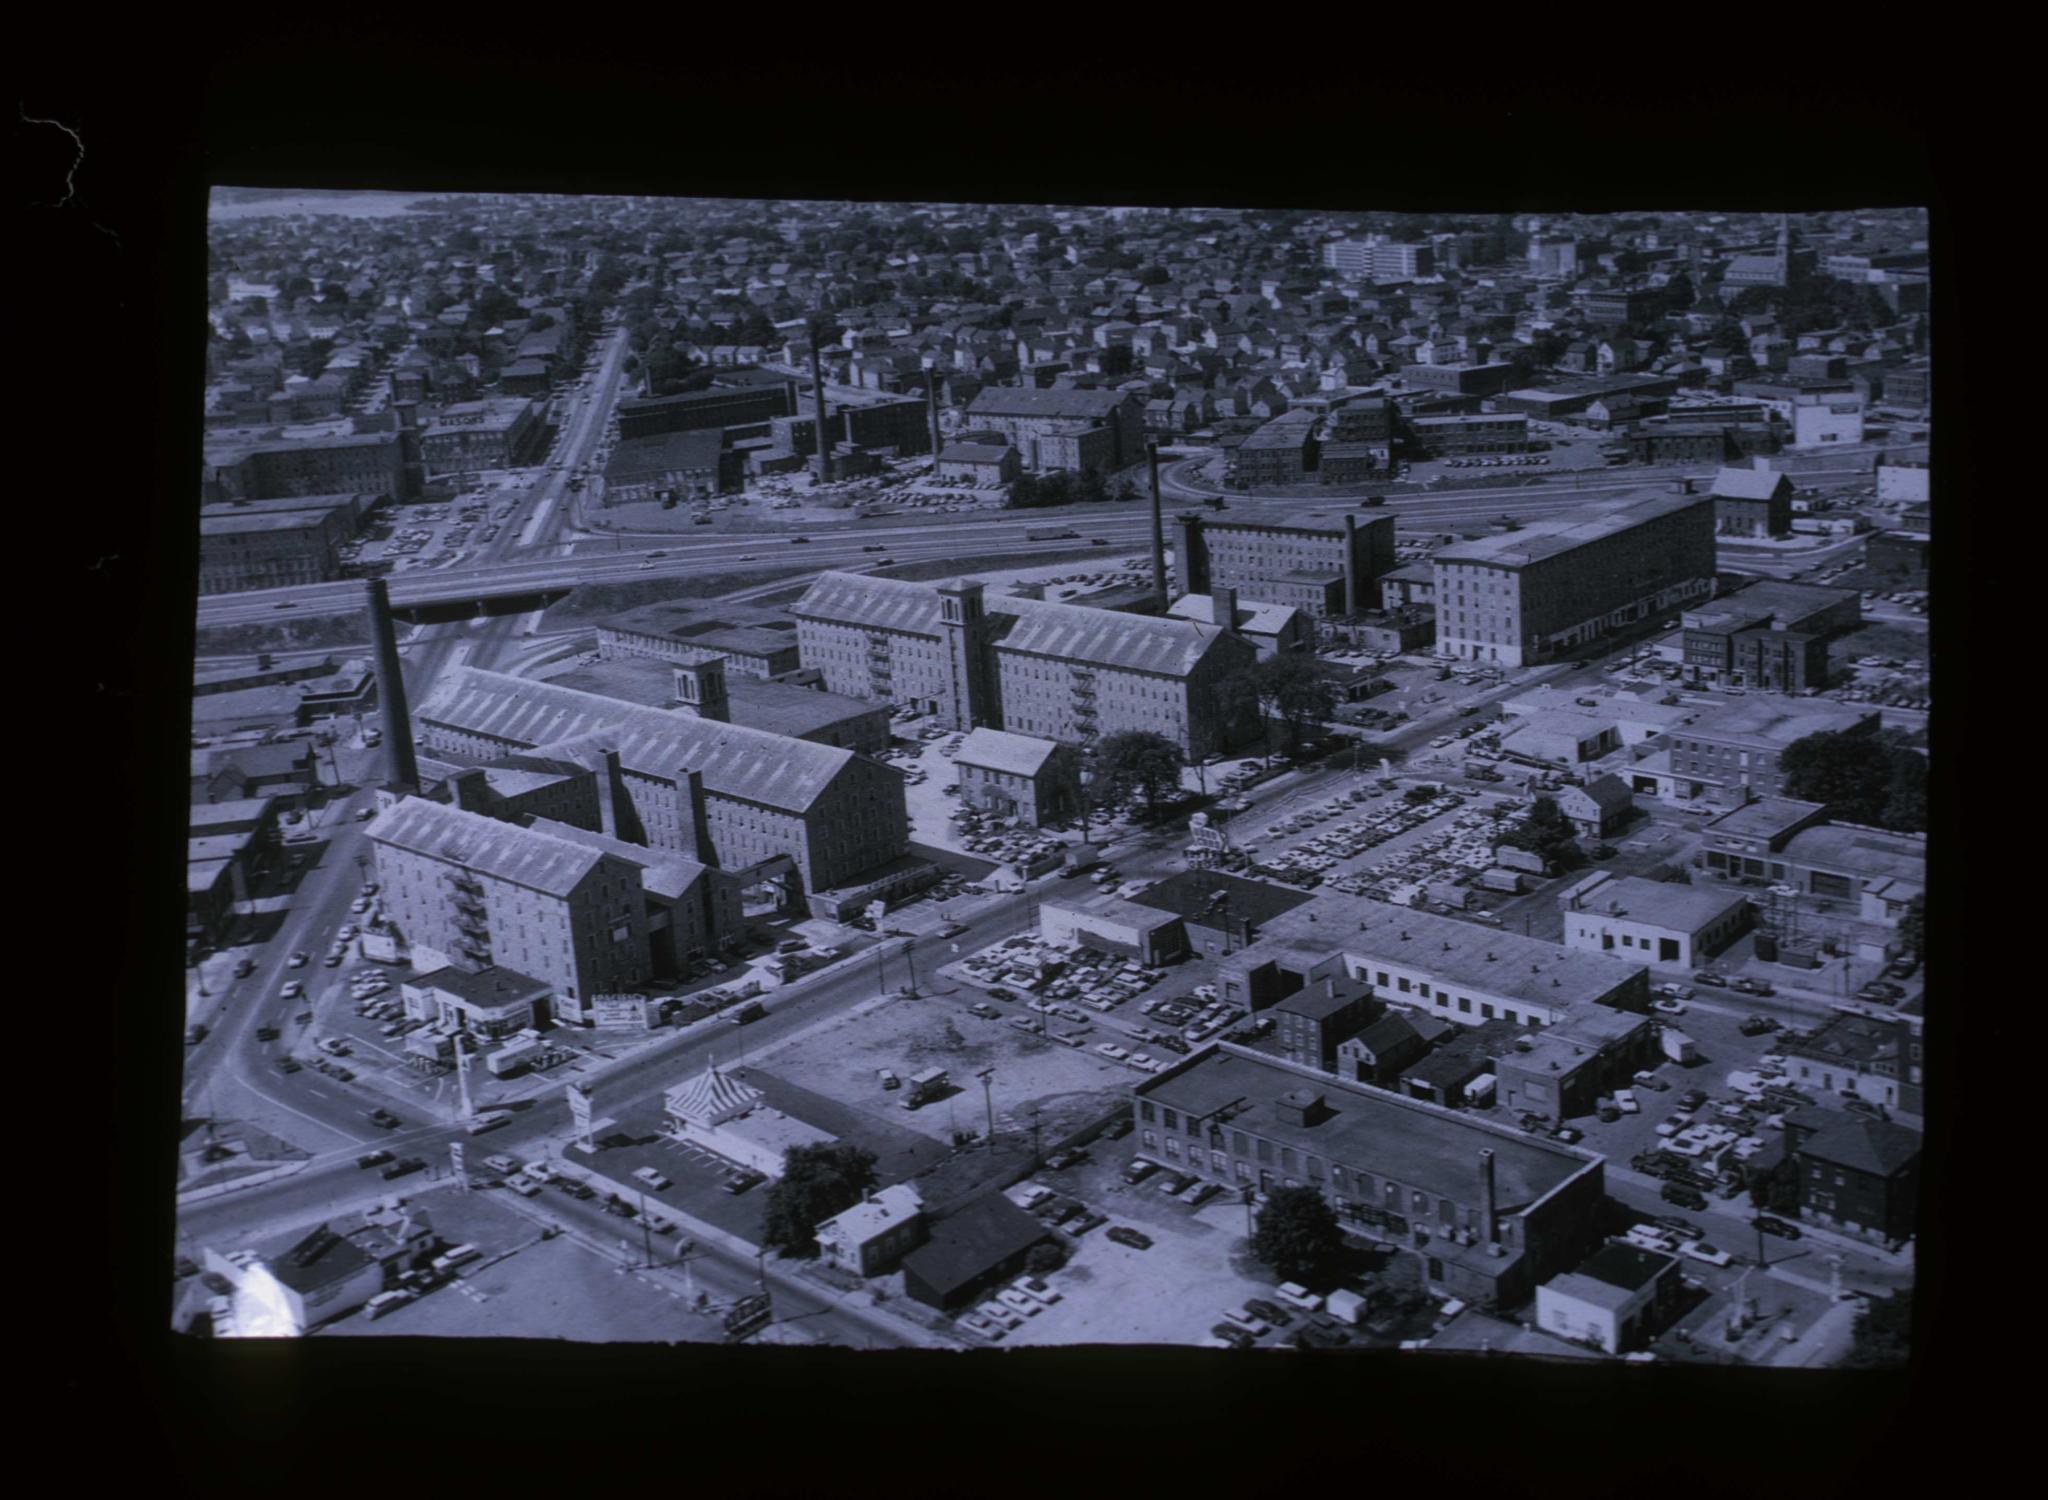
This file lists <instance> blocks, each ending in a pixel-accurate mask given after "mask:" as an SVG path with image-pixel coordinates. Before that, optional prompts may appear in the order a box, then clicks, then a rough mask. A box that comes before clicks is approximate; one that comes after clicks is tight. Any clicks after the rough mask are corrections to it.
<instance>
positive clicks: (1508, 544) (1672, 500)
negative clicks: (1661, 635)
mask: <svg viewBox="0 0 2048 1500" xmlns="http://www.w3.org/2000/svg"><path fill="white" fill-rule="evenodd" d="M1713 506H1714V497H1713V496H1711V495H1680V494H1676V493H1673V492H1671V491H1669V490H1666V491H1663V492H1649V493H1643V494H1638V495H1634V496H1622V497H1620V498H1617V499H1613V500H1602V501H1596V502H1594V503H1593V504H1591V505H1587V506H1583V507H1581V508H1579V509H1576V510H1571V511H1567V512H1565V513H1564V514H1563V515H1557V516H1551V517H1548V518H1547V519H1545V520H1541V521H1532V522H1531V523H1530V524H1528V525H1527V526H1524V527H1522V528H1521V529H1520V530H1519V531H1508V532H1503V533H1501V534H1500V535H1498V536H1485V537H1479V538H1476V539H1475V540H1472V541H1469V542H1457V543H1454V544H1453V545H1451V546H1449V547H1445V548H1443V549H1442V550H1441V551H1439V552H1438V553H1437V554H1436V556H1435V557H1434V558H1433V559H1432V561H1434V562H1435V563H1437V564H1438V565H1442V564H1445V563H1459V562H1472V563H1490V564H1493V565H1495V566H1499V567H1510V568H1512V567H1521V566H1525V565H1527V564H1529V563H1535V562H1542V561H1544V560H1546V559H1548V558H1552V557H1556V556H1559V555H1560V554H1562V553H1566V552H1570V551H1573V550H1574V549H1576V548H1579V547H1584V546H1589V545H1591V544H1592V543H1594V542H1600V541H1605V540H1606V539H1607V538H1609V537H1612V536H1619V535H1620V534H1621V533H1623V532H1625V531H1628V530H1630V529H1631V528H1633V527H1636V526H1641V525H1644V524H1646V523H1648V522H1651V521H1656V520H1661V519H1662V518H1663V517H1665V516H1671V515H1677V514H1679V513H1680V512H1683V511H1687V510H1692V509H1702V510H1704V511H1705V512H1706V514H1707V515H1708V516H1709V517H1711V516H1712V514H1713Z"/></svg>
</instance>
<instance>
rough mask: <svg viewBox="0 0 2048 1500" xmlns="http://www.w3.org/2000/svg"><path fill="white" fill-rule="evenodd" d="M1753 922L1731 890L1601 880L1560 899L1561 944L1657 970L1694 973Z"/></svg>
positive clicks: (1630, 879)
mask: <svg viewBox="0 0 2048 1500" xmlns="http://www.w3.org/2000/svg"><path fill="white" fill-rule="evenodd" d="M1754 918H1755V909H1754V908H1753V907H1751V906H1750V904H1749V901H1748V899H1747V898H1746V897H1744V896H1743V895H1742V894H1741V893H1740V892H1738V891H1729V890H1723V889H1719V888H1717V887H1714V886H1707V885H1676V884H1672V883H1671V882H1668V881H1662V880H1641V879H1637V878H1636V877H1634V876H1630V877H1627V878H1623V879H1616V878H1613V877H1610V876H1607V875H1604V874H1602V875H1596V876H1593V877H1592V878H1590V879H1588V880H1586V881H1583V882H1581V883H1580V884H1579V885H1576V886H1574V887H1573V888H1572V889H1571V891H1570V892H1568V893H1567V895H1566V897H1565V912H1564V945H1565V946H1566V947H1567V948H1577V949H1581V950H1583V951H1585V952H1588V953H1612V954H1614V955H1615V956H1616V957H1617V958H1624V959H1632V960H1634V961H1635V962H1637V963H1643V964H1651V965H1654V966H1656V967H1658V968H1664V969H1692V968H1701V967H1704V966H1705V964H1706V962H1707V960H1708V959H1710V958H1712V957H1713V956H1714V955H1715V954H1717V953H1719V952H1721V950H1722V949H1724V948H1726V947H1727V946H1728V945H1729V944H1730V943H1732V942H1734V941H1735V940H1736V939H1737V938H1739V937H1741V936H1742V935H1743V934H1744V933H1745V932H1747V931H1748V930H1749V928H1750V926H1751V923H1752V922H1753V920H1754Z"/></svg>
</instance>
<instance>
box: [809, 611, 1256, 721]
mask: <svg viewBox="0 0 2048 1500" xmlns="http://www.w3.org/2000/svg"><path fill="white" fill-rule="evenodd" d="M791 612H792V613H793V614H795V615H796V617H797V639H798V644H799V646H800V648H801V650H802V653H803V661H804V665H805V666H806V667H812V668H816V669H817V670H819V671H820V672H822V673H823V674H824V677H825V686H826V687H827V688H828V689H829V690H830V691H832V692H834V693H843V694H846V695H847V696H849V697H854V698H865V699H868V700H869V701H871V702H887V703H898V704H911V705H915V706H917V707H918V708H920V709H923V710H926V711H930V712H936V713H937V714H938V715H939V716H940V717H941V719H942V720H943V721H944V722H945V723H947V724H949V725H951V726H952V727H954V728H957V729H972V728H976V727H986V728H990V729H1004V730H1008V731H1010V732H1012V733H1015V734H1028V735H1035V736H1037V737H1038V738H1040V739H1052V740H1060V741H1063V742H1065V743H1070V744H1079V743H1085V742H1087V741H1088V740H1091V739H1093V738H1095V737H1097V736H1098V735H1109V734H1116V733H1119V732H1121V731H1124V730H1132V729H1143V730H1149V731H1151V732H1153V733H1156V734H1161V735H1164V736H1165V737H1166V738H1168V739H1170V740H1172V741H1173V742H1174V743H1175V744H1177V745H1179V746H1180V747H1181V750H1182V751H1183V753H1185V754H1188V755H1190V756H1196V757H1199V756H1202V755H1206V754H1208V753H1209V752H1210V751H1211V750H1213V749H1216V748H1218V747H1220V746H1221V745H1223V744H1225V743H1227V742H1228V741H1229V740H1230V739H1231V738H1232V737H1233V729H1234V727H1235V726H1232V725H1228V724H1225V723H1223V722H1221V721H1220V719H1219V717H1218V715H1217V714H1216V712H1215V710H1214V707H1213V703H1212V694H1213V689H1214V687H1215V684H1216V682H1217V681H1218V680H1220V679H1221V678H1222V677H1225V676H1228V675H1229V674H1230V673H1232V672H1234V671H1237V670H1240V669H1241V668H1243V667H1244V666H1247V665H1249V664H1250V663H1251V662H1252V661H1254V660H1256V659H1257V654H1258V652H1257V648H1256V647H1254V646H1253V645H1252V644H1251V643H1250V642H1248V641H1246V640H1245V639H1243V638H1242V637H1241V636H1239V635H1237V634H1235V633H1234V632H1231V631H1223V630H1217V629H1214V628H1209V627H1204V626H1201V625H1198V624H1194V623H1190V622H1186V621H1181V620H1162V619H1155V618H1150V617H1146V616H1142V615H1127V614H1120V613H1118V612H1116V611H1113V610H1104V609H1090V608H1088V607H1086V606H1083V605H1075V604H1051V603H1046V602H1044V601H1042V600H1031V599H1017V598H1009V597H1002V596H997V597H994V598H990V597H988V596H987V594H986V591H985V589H984V587H983V585H981V584H979V583H975V582H971V581H966V580H955V581H953V582H950V583H946V584H942V585H939V586H937V587H933V586H931V585H928V584H915V583H903V582H898V581H896V580H893V579H883V578H869V577H866V576H863V575H860V574H852V573H827V574H826V575H825V576H824V577H822V578H820V579H819V580H818V581H817V582H816V583H814V584H813V585H812V586H811V588H810V590H809V592H807V593H806V594H805V595H804V597H803V598H802V599H801V600H799V601H798V602H797V603H796V604H795V605H794V606H792V609H791Z"/></svg>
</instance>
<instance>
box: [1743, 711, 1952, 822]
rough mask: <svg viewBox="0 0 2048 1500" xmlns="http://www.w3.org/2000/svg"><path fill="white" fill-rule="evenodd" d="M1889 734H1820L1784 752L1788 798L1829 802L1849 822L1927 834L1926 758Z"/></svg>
mask: <svg viewBox="0 0 2048 1500" xmlns="http://www.w3.org/2000/svg"><path fill="white" fill-rule="evenodd" d="M1904 738H1905V737H1904V736H1903V735H1901V734H1899V733H1897V732H1894V731H1886V732H1881V733H1878V734H1870V733H1867V732H1855V731H1846V732H1834V731H1822V732H1821V733H1819V734H1810V735H1808V736H1806V738H1805V739H1802V740H1794V741H1793V742H1792V743H1791V744H1789V745H1787V746H1786V747H1785V753H1784V755H1783V756H1782V757H1780V759H1779V762H1778V764H1779V767H1780V768H1781V769H1782V770H1783V772H1784V775H1785V795H1786V796H1788V797H1795V798H1798V799H1799V800H1800V801H1803V802H1825V803H1826V804H1827V805H1828V811H1829V814H1830V815H1831V816H1832V817H1835V818H1838V819H1840V820H1842V821H1843V822H1847V823H1868V824H1871V825H1873V826H1875V827H1878V828H1890V829H1895V830H1896V831H1898V832H1900V833H1924V832H1926V830H1927V757H1926V756H1925V755H1923V754H1921V753H1920V752H1919V751H1917V750H1914V749H1912V748H1910V747H1909V746H1907V745H1906V744H1905V743H1904Z"/></svg>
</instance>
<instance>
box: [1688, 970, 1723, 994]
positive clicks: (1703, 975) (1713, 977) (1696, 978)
mask: <svg viewBox="0 0 2048 1500" xmlns="http://www.w3.org/2000/svg"><path fill="white" fill-rule="evenodd" d="M1692 982H1693V983H1694V984H1704V985H1708V986H1710V987H1711V988H1713V989H1717V990H1725V989H1727V988H1728V976H1727V975H1726V974H1716V973H1715V972H1714V971H1713V970H1712V969H1701V970H1700V971H1699V972H1698V973H1696V974H1694V975H1693V976H1692Z"/></svg>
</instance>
